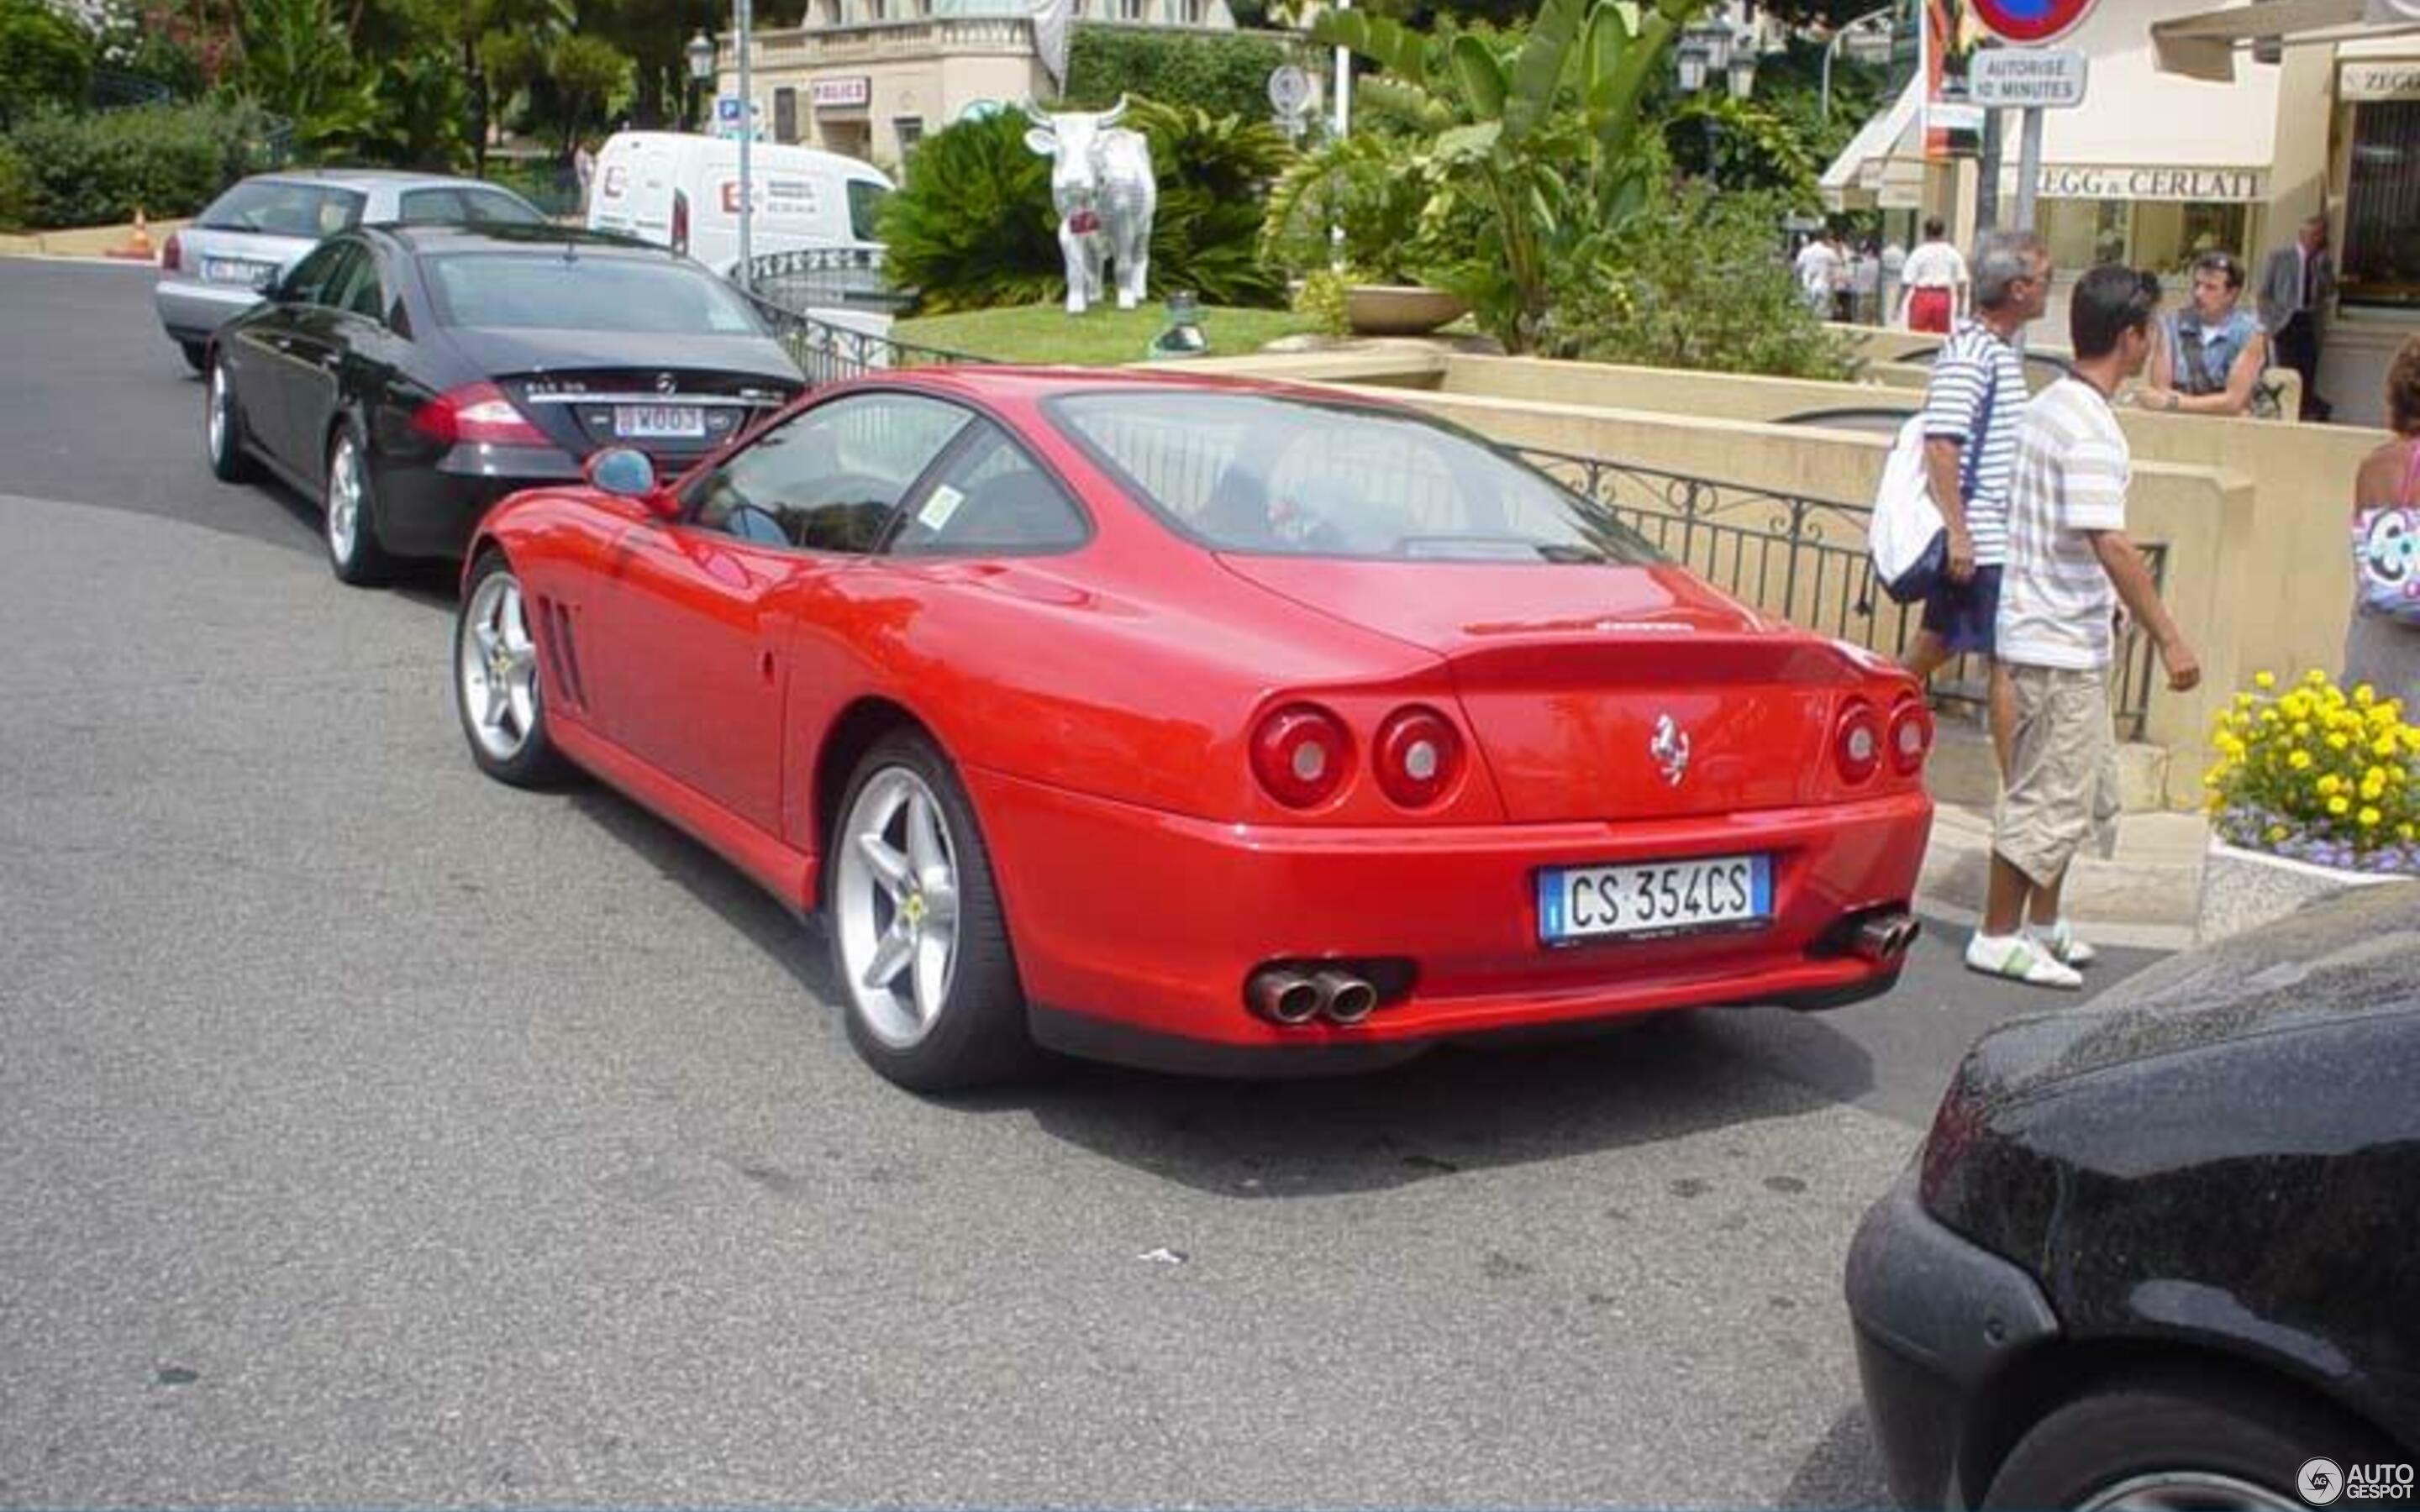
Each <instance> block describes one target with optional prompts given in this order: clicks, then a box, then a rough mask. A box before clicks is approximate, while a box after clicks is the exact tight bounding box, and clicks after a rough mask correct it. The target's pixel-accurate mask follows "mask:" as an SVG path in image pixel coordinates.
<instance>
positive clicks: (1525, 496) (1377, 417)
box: [1047, 390, 1664, 564]
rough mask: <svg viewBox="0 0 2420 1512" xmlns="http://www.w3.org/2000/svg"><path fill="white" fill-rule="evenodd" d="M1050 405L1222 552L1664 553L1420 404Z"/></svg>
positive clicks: (1589, 559)
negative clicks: (1420, 410) (1421, 411)
mask: <svg viewBox="0 0 2420 1512" xmlns="http://www.w3.org/2000/svg"><path fill="white" fill-rule="evenodd" d="M1047 408H1048V409H1049V411H1050V413H1051V416H1052V418H1053V419H1054V421H1055V422H1056V423H1057V424H1058V425H1059V427H1060V428H1061V429H1062V430H1063V431H1065V432H1066V433H1067V434H1068V435H1069V436H1070V437H1072V438H1073V439H1074V440H1076V442H1077V444H1078V445H1079V446H1081V447H1083V448H1084V449H1085V451H1087V452H1088V453H1090V454H1091V455H1092V456H1093V458H1094V460H1095V461H1096V462H1099V463H1100V464H1102V465H1103V466H1104V467H1106V468H1108V469H1109V471H1111V472H1113V473H1115V474H1116V475H1117V476H1118V477H1119V478H1120V479H1121V480H1122V481H1124V482H1125V485H1126V486H1127V487H1128V489H1129V490H1130V491H1131V492H1132V493H1133V494H1134V495H1135V497H1137V498H1138V499H1140V500H1141V501H1143V502H1144V503H1145V504H1147V505H1149V506H1150V508H1151V510H1152V512H1153V513H1155V514H1156V515H1158V516H1159V517H1161V518H1162V519H1163V520H1165V521H1166V522H1167V523H1169V524H1170V525H1171V526H1173V527H1174V528H1175V529H1177V530H1178V531H1180V532H1183V533H1185V534H1187V535H1189V536H1191V537H1193V538H1194V539H1195V540H1198V541H1200V542H1202V544H1204V545H1206V546H1209V547H1211V548H1214V549H1217V550H1221V551H1243V552H1258V553H1264V554H1272V555H1282V556H1310V557H1357V558H1367V557H1381V558H1388V559H1394V560H1407V561H1420V560H1428V561H1436V562H1552V563H1621V564H1637V563H1650V562H1660V561H1662V560H1664V559H1663V557H1662V555H1661V553H1659V552H1658V551H1657V550H1656V549H1655V548H1654V547H1653V546H1652V545H1650V544H1649V543H1648V542H1647V540H1646V539H1645V538H1644V537H1642V536H1640V535H1639V534H1638V533H1637V532H1635V531H1633V530H1632V529H1631V528H1630V527H1628V526H1626V525H1624V524H1622V523H1621V521H1619V520H1618V519H1616V518H1615V517H1613V516H1611V515H1610V514H1608V513H1606V511H1605V510H1604V509H1602V508H1600V507H1599V506H1598V505H1596V504H1594V503H1592V502H1590V501H1588V500H1586V499H1583V498H1581V497H1580V496H1579V495H1577V494H1575V493H1573V492H1572V491H1571V490H1570V489H1568V488H1565V487H1563V486H1561V485H1559V484H1558V483H1556V482H1555V481H1554V480H1553V479H1551V478H1549V477H1547V476H1546V475H1544V473H1542V472H1539V471H1536V470H1535V469H1532V468H1530V467H1528V466H1527V465H1525V464H1523V463H1521V462H1519V461H1517V460H1515V459H1513V458H1512V457H1510V456H1507V455H1504V454H1503V453H1501V452H1498V451H1497V450H1496V449H1495V448H1494V447H1492V446H1489V445H1488V444H1487V443H1486V442H1484V441H1482V440H1479V439H1477V438H1476V437H1473V436H1470V435H1468V434H1467V433H1466V432H1463V431H1460V430H1457V429H1455V428H1454V427H1452V426H1450V425H1447V424H1440V423H1438V422H1436V421H1434V420H1431V419H1429V418H1428V417H1426V416H1423V415H1418V414H1411V413H1407V412H1404V411H1398V410H1388V409H1371V408H1366V407H1363V406H1359V405H1346V404H1333V405H1331V404H1320V403H1317V402H1313V401H1309V400H1303V399H1295V398H1280V397H1278V396H1275V395H1271V394H1260V393H1219V392H1215V391H1202V390H1195V391H1182V390H1179V391H1168V390H1105V391H1101V392H1098V393H1080V394H1071V395H1066V396H1063V397H1061V398H1059V399H1056V400H1053V401H1051V402H1050V404H1049V405H1048V407H1047Z"/></svg>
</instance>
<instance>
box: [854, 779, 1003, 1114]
mask: <svg viewBox="0 0 2420 1512" xmlns="http://www.w3.org/2000/svg"><path fill="white" fill-rule="evenodd" d="M828 865H829V866H830V874H829V884H828V892H827V895H826V897H827V902H828V903H829V909H828V916H827V921H828V924H829V928H830V936H831V946H832V964H833V968H834V971H835V973H836V974H837V975H838V976H839V978H840V980H841V984H842V988H843V990H844V991H845V993H846V994H847V1012H848V1033H849V1039H850V1041H851V1042H852V1043H854V1044H855V1045H856V1046H857V1050H858V1053H859V1054H860V1055H861V1056H863V1057H865V1059H866V1060H867V1061H868V1062H869V1063H871V1064H872V1065H873V1067H874V1068H875V1070H876V1071H878V1072H881V1073H882V1074H883V1075H884V1076H887V1077H889V1078H890V1079H891V1080H892V1081H893V1082H896V1083H898V1084H899V1085H900V1086H902V1087H906V1088H910V1089H912V1090H915V1091H921V1092H941V1091H951V1090H955V1089H957V1088H968V1087H975V1086H980V1085H982V1084H984V1083H986V1082H994V1081H1000V1080H1002V1079H1005V1078H1007V1077H1009V1076H1013V1075H1015V1074H1016V1073H1017V1072H1020V1071H1022V1070H1024V1069H1025V1067H1026V1066H1027V1065H1028V1064H1029V1063H1030V1061H1031V1060H1032V1053H1033V1052H1032V1041H1030V1039H1029V1038H1028V1037H1027V1034H1026V1029H1025V1000H1024V996H1023V995H1022V994H1021V993H1020V992H1019V991H1018V988H1017V981H1016V962H1015V960H1014V959H1013V958H1012V956H1011V954H1010V951H1009V942H1008V930H1007V926H1006V923H1005V921H1004V920H1003V919H1002V918H1001V911H1000V903H999V899H998V895H997V893H996V892H995V891H994V889H993V883H992V876H991V863H990V859H989V856H988V855H987V853H986V852H985V849H984V843H983V837H982V836H981V834H980V833H979V832H978V831H977V829H976V826H975V819H974V810H973V808H972V807H971V806H970V804H969V802H968V801H967V797H966V793H965V790H964V789H963V788H961V787H960V786H959V784H958V779H957V777H956V775H955V774H954V772H953V771H952V770H951V769H950V765H949V763H948V761H947V760H946V759H945V758H944V757H943V756H942V755H941V753H940V752H939V750H938V749H937V748H935V747H934V746H933V744H932V742H931V741H929V740H927V739H925V738H924V737H923V735H921V734H917V733H909V732H904V731H903V732H900V733H894V734H892V735H889V736H886V737H885V738H884V739H882V740H881V741H879V742H877V743H876V746H875V748H873V749H872V750H871V751H869V752H867V753H866V756H865V759H864V760H863V761H861V763H859V764H858V768H857V775H856V777H855V778H854V779H853V780H852V781H851V782H850V784H849V790H848V795H847V797H846V799H845V801H844V802H843V804H842V806H841V818H840V823H839V824H838V825H836V826H835V827H834V828H833V830H832V832H831V846H830V856H829V857H828Z"/></svg>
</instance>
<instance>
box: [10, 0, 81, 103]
mask: <svg viewBox="0 0 2420 1512" xmlns="http://www.w3.org/2000/svg"><path fill="white" fill-rule="evenodd" d="M91 72H92V43H91V42H90V40H88V39H86V38H85V35H84V32H83V31H82V29H80V28H79V27H78V26H77V25H76V23H73V22H71V21H70V20H68V19H67V18H66V17H65V16H63V15H61V14H59V12H58V11H56V10H55V9H54V8H51V6H50V5H49V4H47V3H46V0H0V126H6V125H8V124H11V123H13V122H16V121H21V120H23V119H24V118H25V117H27V116H31V115H33V114H34V113H36V112H37V111H40V110H43V109H46V108H51V107H56V106H67V105H72V104H74V103H75V102H76V101H77V100H80V99H82V98H83V97H84V85H85V78H86V77H88V76H89V75H90V74H91Z"/></svg>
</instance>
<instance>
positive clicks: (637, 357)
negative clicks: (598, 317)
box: [445, 326, 803, 389]
mask: <svg viewBox="0 0 2420 1512" xmlns="http://www.w3.org/2000/svg"><path fill="white" fill-rule="evenodd" d="M445 335H446V338H447V339H448V340H449V341H451V342H452V343H453V344H454V347H455V348H456V349H457V350H458V351H459V352H460V353H461V354H462V355H463V356H464V357H465V358H467V359H469V360H470V361H471V362H472V363H473V364H475V365H476V366H477V367H478V368H479V370H480V371H481V372H484V373H489V374H492V375H498V376H502V375H504V374H515V373H560V372H575V371H582V370H591V369H598V368H606V369H614V370H623V369H629V368H662V369H665V370H667V371H674V372H716V373H746V374H752V375H755V376H757V377H760V378H765V379H767V380H768V381H771V382H777V383H780V384H782V385H783V386H784V387H785V388H788V389H796V388H797V387H798V386H799V383H800V382H801V381H803V380H802V378H801V377H800V375H799V367H798V364H797V363H793V362H791V361H790V357H789V354H788V353H787V352H784V351H783V349H782V346H781V343H779V342H777V341H775V340H773V339H772V338H771V337H770V336H688V335H671V336H668V335H660V334H657V333H654V332H648V333H645V334H633V333H631V332H611V331H524V330H509V329H497V328H492V327H488V328H474V327H468V326H453V327H449V328H447V330H446V332H445Z"/></svg>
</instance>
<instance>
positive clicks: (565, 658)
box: [537, 598, 588, 709]
mask: <svg viewBox="0 0 2420 1512" xmlns="http://www.w3.org/2000/svg"><path fill="white" fill-rule="evenodd" d="M537 612H538V618H539V621H540V623H542V624H543V625H545V626H546V645H545V646H544V647H543V648H542V649H543V653H544V655H545V656H546V661H547V671H549V672H550V673H551V677H550V678H549V681H550V682H551V683H552V684H553V686H554V689H555V692H556V694H557V696H558V697H560V698H561V699H562V701H563V702H565V703H567V704H569V705H570V706H571V707H573V708H575V709H585V708H586V707H588V689H587V688H586V687H583V686H582V683H581V681H580V653H579V650H578V649H577V648H576V647H575V646H574V645H573V643H572V639H571V611H570V610H569V609H566V608H564V607H563V605H562V603H561V602H560V601H558V600H555V599H552V598H541V599H539V600H538V601H537Z"/></svg>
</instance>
